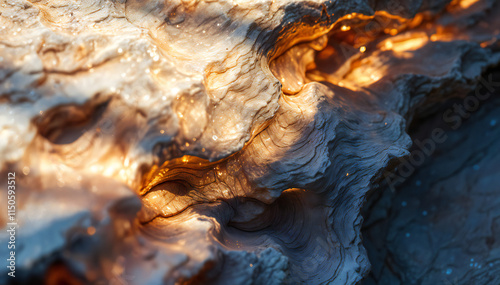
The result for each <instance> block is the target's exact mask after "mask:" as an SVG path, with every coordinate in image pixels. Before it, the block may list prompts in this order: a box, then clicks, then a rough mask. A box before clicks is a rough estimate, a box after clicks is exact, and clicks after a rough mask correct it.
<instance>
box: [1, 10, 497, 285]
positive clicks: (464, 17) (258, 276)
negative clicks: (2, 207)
mask: <svg viewBox="0 0 500 285" xmlns="http://www.w3.org/2000/svg"><path fill="white" fill-rule="evenodd" d="M448 2H449V1H419V2H418V3H417V2H414V1H402V2H397V3H396V2H395V1H375V2H373V1H364V0H357V1H336V2H335V1H258V2H255V1H155V0H150V1H140V0H131V1H120V0H116V1H111V0H100V1H97V0H93V1H91V0H85V1H84V0H79V1H76V0H75V1H26V0H12V1H9V2H6V3H2V6H1V8H0V28H1V30H0V102H1V103H2V104H1V105H0V108H1V110H2V112H1V113H0V134H1V136H2V143H1V144H0V153H1V154H2V155H1V156H0V164H1V165H2V171H3V172H2V173H6V172H7V171H16V173H17V175H18V177H19V180H18V187H19V189H21V190H19V193H20V194H19V197H18V200H19V201H21V202H20V205H19V207H20V208H21V210H20V213H19V224H20V227H21V228H23V229H26V230H23V232H22V233H20V234H21V235H20V237H19V242H20V243H22V250H20V251H19V255H18V257H19V265H18V266H19V267H20V268H22V269H23V270H24V271H25V272H26V274H24V275H23V276H19V278H18V279H17V280H16V281H17V282H21V283H36V282H41V280H43V281H44V282H46V283H48V284H55V283H57V282H60V281H66V282H72V283H74V284H80V283H92V284H108V283H112V284H115V283H116V284H123V283H130V284H178V283H185V284H282V283H286V284H295V283H305V284H324V283H334V284H355V283H357V282H359V281H360V280H361V279H362V278H363V277H365V276H366V275H367V274H368V271H369V268H370V265H369V261H368V259H367V257H366V254H365V250H364V248H363V246H362V242H361V234H360V227H361V224H362V221H363V219H362V217H361V215H360V209H361V207H362V204H363V202H364V199H365V195H366V193H367V192H368V191H369V190H370V189H372V188H373V186H374V185H375V184H376V182H377V179H379V177H380V174H381V172H382V171H383V170H384V169H385V168H386V167H387V166H388V165H390V164H392V163H393V162H394V161H395V159H396V158H398V157H402V156H405V155H407V154H408V149H409V147H410V145H411V139H410V137H409V136H408V135H407V133H406V129H407V126H408V123H407V122H409V121H410V120H411V118H412V117H413V116H414V114H415V113H416V112H422V113H425V112H429V111H430V110H432V109H433V108H435V106H436V105H439V102H441V101H442V100H444V99H447V98H450V97H454V96H460V95H462V94H466V93H467V92H468V91H471V90H473V89H474V88H475V86H476V85H477V83H478V80H479V77H480V75H481V74H482V73H483V72H484V70H486V69H487V68H488V67H491V66H494V65H495V64H498V62H499V61H500V54H499V53H498V50H499V49H498V41H497V39H498V32H499V31H498V29H497V28H498V26H499V25H498V24H499V23H498V17H497V16H498V14H499V13H498V5H496V4H495V3H494V1H487V0H480V1H476V2H474V1H454V2H453V3H448ZM2 177H7V176H6V175H2ZM2 179H3V178H2ZM0 199H5V198H4V197H2V198H0ZM2 202H5V201H4V200H2ZM5 214H6V213H2V214H1V215H5ZM1 217H2V222H4V223H5V222H6V219H7V217H6V216H1ZM2 238H4V237H3V236H2ZM4 250H5V249H2V251H0V252H3V251H4ZM2 278H3V277H2ZM7 281H8V280H7Z"/></svg>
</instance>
